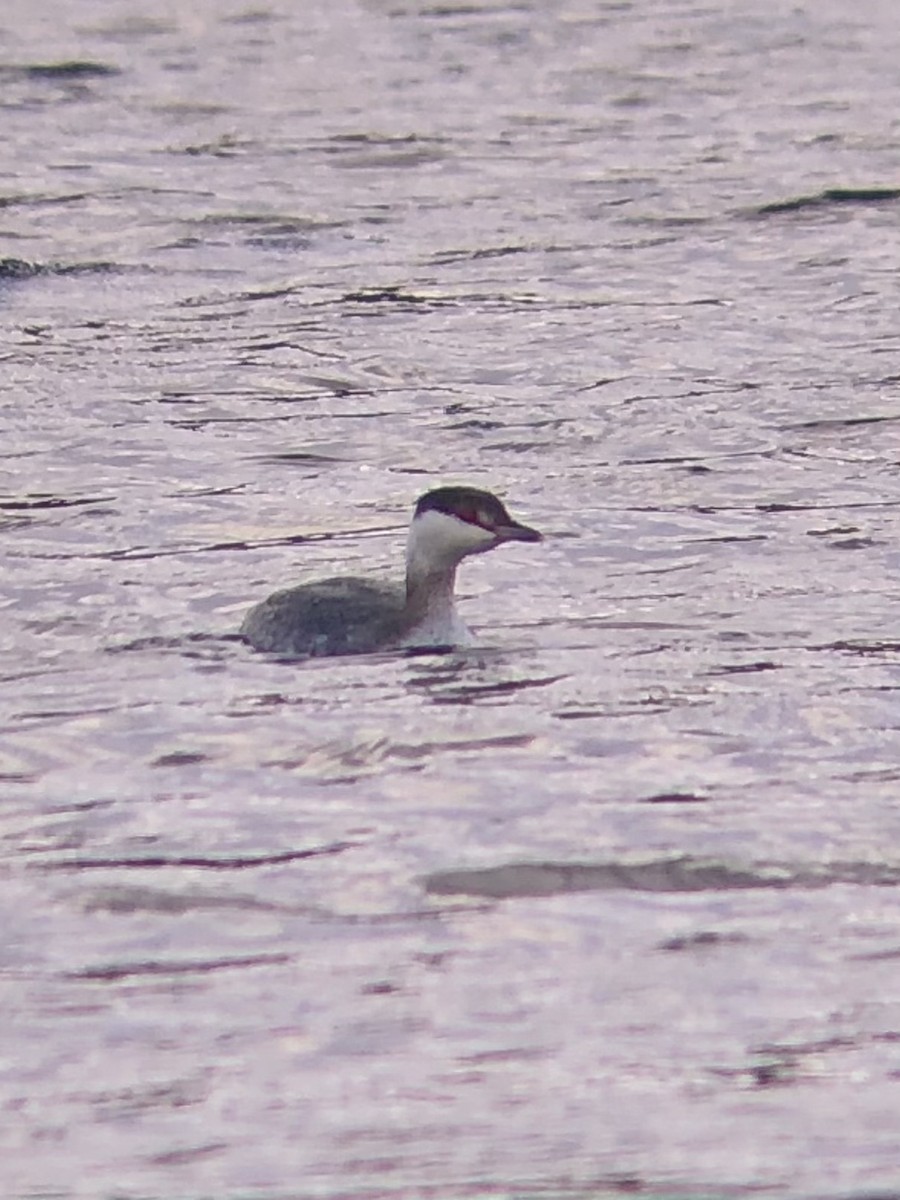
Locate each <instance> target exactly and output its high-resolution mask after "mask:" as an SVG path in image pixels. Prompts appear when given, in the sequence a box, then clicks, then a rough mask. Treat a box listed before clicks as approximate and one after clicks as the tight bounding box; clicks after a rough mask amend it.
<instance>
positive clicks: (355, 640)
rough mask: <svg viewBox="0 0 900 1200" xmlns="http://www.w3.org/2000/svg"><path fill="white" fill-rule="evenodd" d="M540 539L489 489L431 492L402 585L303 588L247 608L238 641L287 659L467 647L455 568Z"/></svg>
mask: <svg viewBox="0 0 900 1200" xmlns="http://www.w3.org/2000/svg"><path fill="white" fill-rule="evenodd" d="M541 540H542V535H541V534H540V533H538V531H537V530H536V529H530V528H529V527H528V526H527V525H520V524H519V522H518V521H514V520H513V519H512V517H511V516H510V515H509V513H508V512H507V511H506V509H505V507H504V506H503V504H502V503H501V501H499V500H498V499H497V497H496V496H493V495H491V493H490V492H482V491H479V490H478V489H477V488H470V487H442V488H437V489H436V490H435V491H433V492H426V493H425V495H424V496H421V497H420V498H419V501H418V503H417V504H416V509H415V512H414V513H413V519H412V522H411V524H410V527H409V537H408V539H407V543H406V587H405V588H403V587H398V586H392V585H391V584H388V583H380V582H373V581H370V580H368V579H358V578H354V577H339V578H337V579H322V580H319V581H318V582H315V583H305V584H301V585H300V586H299V587H294V588H288V589H287V591H283V592H275V594H274V595H272V596H269V598H268V599H267V600H263V601H262V603H261V604H257V605H256V607H255V608H251V610H250V612H249V613H247V616H246V617H245V618H244V623H243V625H241V636H242V637H243V638H244V640H245V641H247V642H249V643H250V645H251V646H252V647H253V648H254V649H255V650H267V651H269V652H271V653H275V654H283V655H286V656H288V657H291V658H299V657H307V656H311V655H316V656H318V655H330V654H370V653H372V652H373V651H376V650H392V649H400V648H403V647H429V646H465V645H471V644H472V642H473V640H474V639H473V637H472V634H471V633H470V632H469V630H468V629H467V628H466V626H465V625H464V624H463V622H462V621H461V620H460V617H459V615H458V614H457V611H456V605H455V603H454V598H453V585H454V583H455V580H456V568H457V567H458V566H459V564H460V562H461V561H462V560H463V559H464V558H467V557H468V556H469V555H470V554H483V553H484V551H485V550H493V549H494V547H495V546H500V545H502V544H503V542H540V541H541Z"/></svg>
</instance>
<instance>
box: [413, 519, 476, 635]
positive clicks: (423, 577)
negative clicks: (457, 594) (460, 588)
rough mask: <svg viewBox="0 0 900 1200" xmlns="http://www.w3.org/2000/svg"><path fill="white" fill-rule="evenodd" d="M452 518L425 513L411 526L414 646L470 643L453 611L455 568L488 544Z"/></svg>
mask: <svg viewBox="0 0 900 1200" xmlns="http://www.w3.org/2000/svg"><path fill="white" fill-rule="evenodd" d="M470 529H471V527H469V526H467V525H465V523H464V522H462V521H457V520H456V518H455V517H450V516H447V515H446V514H445V513H440V512H435V511H429V512H425V513H422V515H421V516H418V517H416V518H415V519H414V520H413V523H412V525H411V526H410V530H409V539H408V541H407V544H406V612H407V616H408V618H409V620H410V624H411V626H412V628H413V630H414V638H413V637H411V638H410V644H414V645H460V644H465V643H466V642H469V641H471V640H472V637H471V634H470V633H469V631H468V630H467V629H466V627H465V625H464V624H463V623H462V621H461V620H460V618H459V615H458V614H457V611H456V604H455V601H454V596H453V591H454V587H455V586H456V568H457V567H458V566H459V563H460V561H461V560H462V559H463V558H465V556H466V555H467V554H472V553H477V551H478V550H479V549H481V548H482V543H483V542H484V541H485V540H486V539H485V537H484V533H483V531H481V530H475V529H471V532H470Z"/></svg>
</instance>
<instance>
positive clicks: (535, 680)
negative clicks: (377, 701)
mask: <svg viewBox="0 0 900 1200" xmlns="http://www.w3.org/2000/svg"><path fill="white" fill-rule="evenodd" d="M408 661H409V671H408V675H407V679H406V687H407V688H408V689H409V691H411V692H413V693H415V694H417V695H420V696H425V697H427V698H428V699H429V700H430V701H431V702H432V704H477V703H478V702H480V701H497V700H498V699H501V698H502V697H504V696H512V695H515V694H516V693H518V692H523V691H527V690H529V689H531V688H544V687H549V686H550V685H551V684H553V683H557V682H558V681H559V680H561V679H565V678H566V675H564V674H562V675H542V674H538V673H536V672H534V671H529V670H528V666H527V664H524V663H523V662H522V656H521V654H520V653H518V652H512V651H510V650H506V649H499V650H490V649H477V650H452V651H450V650H448V651H447V652H445V653H444V654H440V655H438V654H435V653H434V652H433V651H431V652H428V653H415V652H413V653H410V654H409V655H408Z"/></svg>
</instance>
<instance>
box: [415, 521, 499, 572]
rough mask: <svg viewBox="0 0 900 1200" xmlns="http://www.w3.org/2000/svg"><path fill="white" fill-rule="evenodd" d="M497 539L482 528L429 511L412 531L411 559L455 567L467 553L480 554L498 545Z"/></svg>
mask: <svg viewBox="0 0 900 1200" xmlns="http://www.w3.org/2000/svg"><path fill="white" fill-rule="evenodd" d="M496 540H497V539H496V537H495V536H494V534H493V533H490V532H489V531H488V530H487V529H482V528H481V526H480V525H470V524H469V522H468V521H461V520H459V518H458V517H451V516H449V515H448V514H447V513H442V512H438V511H437V510H436V509H429V510H428V511H427V512H423V513H422V514H421V515H420V516H418V517H416V518H415V520H414V521H413V523H412V526H411V527H410V531H409V558H410V559H411V560H412V561H415V562H419V563H421V564H422V565H423V566H424V565H425V564H426V562H427V563H430V564H431V565H433V566H440V565H452V564H453V563H456V562H459V560H460V559H461V558H465V556H466V555H467V554H478V553H480V552H481V551H482V550H489V549H490V548H491V547H492V546H494V545H495V544H496Z"/></svg>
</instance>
